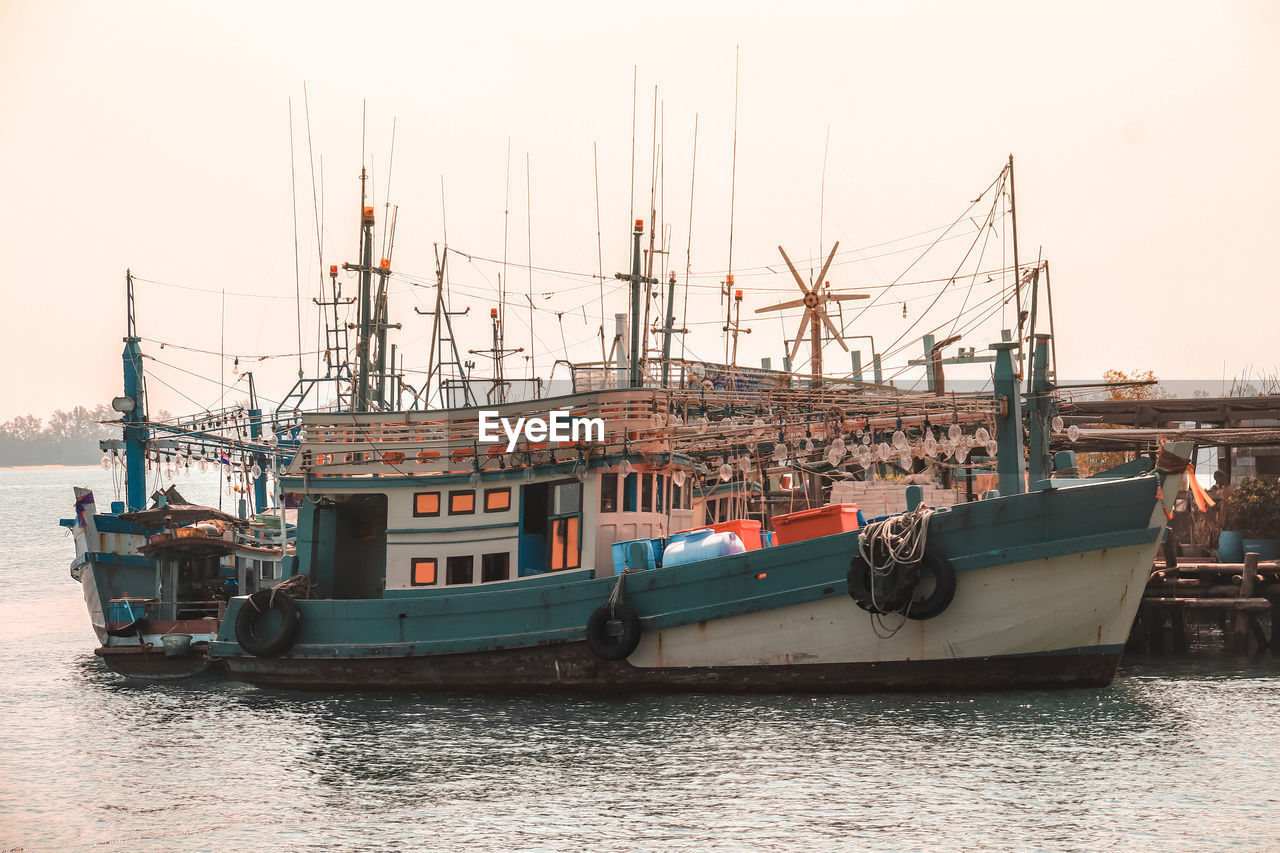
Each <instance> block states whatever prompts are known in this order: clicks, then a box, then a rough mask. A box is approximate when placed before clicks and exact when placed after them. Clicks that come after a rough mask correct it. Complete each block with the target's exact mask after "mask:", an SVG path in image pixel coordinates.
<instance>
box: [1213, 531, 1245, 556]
mask: <svg viewBox="0 0 1280 853" xmlns="http://www.w3.org/2000/svg"><path fill="white" fill-rule="evenodd" d="M1218 562H1219V563H1243V562H1244V534H1243V533H1242V532H1240V531H1239V530H1224V531H1222V532H1221V533H1219V534H1218Z"/></svg>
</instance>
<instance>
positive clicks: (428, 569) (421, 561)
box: [409, 557, 436, 586]
mask: <svg viewBox="0 0 1280 853" xmlns="http://www.w3.org/2000/svg"><path fill="white" fill-rule="evenodd" d="M409 579H410V581H411V582H412V583H413V585H414V586H431V585H432V584H434V583H435V582H436V558H435V557H414V558H413V563H412V566H411V571H410V578H409Z"/></svg>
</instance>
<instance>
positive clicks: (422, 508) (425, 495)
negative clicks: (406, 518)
mask: <svg viewBox="0 0 1280 853" xmlns="http://www.w3.org/2000/svg"><path fill="white" fill-rule="evenodd" d="M439 514H440V493H439V492H417V493H416V494H414V496H413V517H414V518H424V517H426V516H434V515H439Z"/></svg>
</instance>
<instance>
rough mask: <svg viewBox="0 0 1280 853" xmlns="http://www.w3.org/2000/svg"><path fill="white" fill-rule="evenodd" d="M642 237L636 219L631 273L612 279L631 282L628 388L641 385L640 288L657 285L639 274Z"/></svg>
mask: <svg viewBox="0 0 1280 853" xmlns="http://www.w3.org/2000/svg"><path fill="white" fill-rule="evenodd" d="M642 236H644V220H643V219H637V220H636V222H635V228H634V229H633V230H632V232H631V273H630V274H629V275H628V274H627V273H621V272H619V273H614V274H613V277H614V278H616V279H619V280H621V281H629V282H631V372H630V377H629V379H628V381H627V385H628V387H630V388H639V387H641V385H643V384H644V383H643V381H642V379H641V376H642V374H641V371H640V286H641V285H644V286H645V287H646V288H647V287H648V285H650V284H657V281H655V280H654V279H652V278H649V277H647V276H645V275H642V274H641V272H640V238H641V237H642Z"/></svg>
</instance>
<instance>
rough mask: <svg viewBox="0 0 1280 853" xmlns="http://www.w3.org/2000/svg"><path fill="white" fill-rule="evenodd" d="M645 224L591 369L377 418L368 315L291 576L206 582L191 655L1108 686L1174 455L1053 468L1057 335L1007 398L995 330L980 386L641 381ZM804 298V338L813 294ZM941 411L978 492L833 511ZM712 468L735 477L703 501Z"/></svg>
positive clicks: (304, 444)
mask: <svg viewBox="0 0 1280 853" xmlns="http://www.w3.org/2000/svg"><path fill="white" fill-rule="evenodd" d="M362 217H363V218H362V231H363V237H362V239H363V241H364V242H363V246H362V256H363V258H364V260H363V262H362V263H360V264H356V265H349V266H348V268H349V269H353V270H356V271H358V272H359V273H360V275H361V279H362V284H361V298H360V303H361V304H362V305H369V304H371V300H370V299H368V298H367V297H368V296H369V295H370V288H371V281H372V277H373V276H374V275H376V274H377V268H375V267H374V266H373V264H372V262H371V258H372V255H371V252H370V249H369V242H368V241H369V239H370V235H371V223H372V208H367V207H366V208H364V210H363V213H362ZM642 232H643V223H641V222H637V223H636V229H635V232H634V237H633V239H634V244H633V258H632V270H631V273H630V275H620V276H619V277H620V278H624V279H627V280H629V281H630V283H631V306H632V310H631V315H630V318H629V322H630V331H631V343H632V345H631V347H630V348H629V350H627V352H630V353H635V354H637V355H636V357H634V358H629V359H627V361H626V362H622V361H620V362H619V363H618V364H617V365H616V367H617V369H616V372H612V373H611V372H610V371H607V370H606V371H604V373H603V375H604V376H605V377H606V378H605V379H604V380H603V381H601V379H600V377H601V373H600V372H599V371H596V372H594V373H593V372H592V371H591V370H584V372H583V374H582V377H581V379H582V381H581V382H578V381H577V380H578V377H577V376H576V375H575V383H574V388H573V391H572V393H570V394H567V395H563V396H559V397H553V398H547V399H541V400H537V401H534V402H530V401H522V402H509V403H503V402H501V400H499V401H498V402H496V403H492V404H490V405H489V406H487V407H486V406H482V405H477V404H476V403H475V402H474V401H471V400H468V401H466V404H464V405H457V406H452V407H449V406H445V407H442V408H438V409H435V410H426V411H398V410H391V409H392V407H391V406H388V405H387V401H386V400H385V399H383V397H382V395H381V392H380V391H379V390H377V389H375V388H374V386H373V384H372V382H371V380H370V377H372V376H373V375H374V372H373V371H371V368H370V365H369V363H368V354H369V353H370V352H371V351H373V350H374V349H376V348H377V347H378V345H379V344H378V341H376V340H375V339H374V335H376V332H375V331H372V330H374V329H375V328H378V327H384V326H385V322H383V321H382V320H377V322H375V319H377V318H371V317H370V316H369V315H367V314H363V313H362V318H361V322H360V324H359V326H360V329H361V332H360V342H359V352H360V353H361V358H362V361H361V364H359V365H357V366H356V367H355V368H354V369H353V371H352V376H353V382H354V385H355V389H356V392H355V394H353V398H352V399H353V403H354V404H353V405H351V406H350V407H348V408H347V409H346V410H344V411H340V412H329V413H314V414H308V415H305V416H304V417H303V427H302V430H301V434H300V444H299V447H298V451H297V453H296V454H295V455H294V456H293V458H292V461H291V462H290V464H289V466H288V468H287V470H286V471H285V472H284V473H283V475H282V480H283V488H284V489H286V490H287V491H289V492H292V493H297V494H299V495H302V496H303V502H302V506H301V508H300V510H299V515H298V527H297V539H296V554H295V555H294V556H293V557H290V558H288V559H287V560H286V561H285V563H286V566H285V574H286V575H287V576H296V577H299V578H305V584H300V586H302V587H304V589H305V594H304V595H293V594H289V593H287V592H280V591H278V590H277V591H274V592H273V591H269V590H264V591H260V592H258V593H255V594H253V595H247V596H238V597H235V598H233V599H232V600H231V601H230V602H228V605H227V610H226V615H225V618H224V619H223V620H222V622H221V624H220V626H219V629H218V634H217V636H216V638H215V639H214V640H213V641H212V642H211V644H210V652H211V654H212V655H213V656H214V657H216V658H217V659H219V660H221V661H222V662H223V664H224V665H225V666H226V668H227V670H228V672H229V673H230V674H231V676H232V677H233V678H236V679H240V680H243V681H246V682H251V683H255V684H260V685H266V686H272V687H281V688H295V689H311V690H347V689H370V688H373V689H410V690H466V691H512V690H520V691H584V692H606V693H611V692H618V691H728V692H750V691H768V692H774V691H819V692H863V691H874V690H886V689H913V690H926V689H930V690H931V689H975V688H1012V687H1068V686H1098V685H1105V684H1107V683H1109V682H1110V681H1111V679H1112V677H1113V675H1114V673H1115V670H1116V666H1117V663H1118V661H1119V657H1120V653H1121V650H1122V648H1123V645H1124V642H1125V639H1126V637H1127V636H1128V632H1129V629H1130V626H1131V624H1132V622H1133V619H1134V615H1135V613H1136V610H1137V607H1138V604H1139V599H1140V598H1141V593H1142V589H1143V586H1144V584H1145V583H1146V579H1147V575H1148V572H1149V569H1150V566H1151V563H1152V558H1153V555H1154V553H1155V550H1156V548H1157V546H1158V543H1159V541H1160V539H1161V536H1162V535H1163V532H1164V530H1165V525H1166V521H1167V517H1168V506H1167V505H1166V503H1167V501H1168V502H1171V501H1172V500H1173V496H1175V495H1176V493H1177V491H1178V489H1179V488H1180V483H1181V479H1182V478H1183V476H1184V470H1185V467H1186V457H1187V456H1188V452H1189V448H1188V447H1183V446H1180V445H1171V446H1169V447H1166V448H1165V449H1164V451H1163V452H1162V453H1161V455H1160V457H1159V458H1158V459H1156V460H1151V463H1150V464H1149V465H1148V466H1147V468H1148V470H1145V471H1144V472H1143V473H1141V475H1139V476H1125V477H1099V478H1095V479H1089V480H1078V479H1074V478H1068V477H1065V476H1059V477H1055V476H1053V475H1054V472H1055V470H1057V471H1058V472H1059V473H1065V472H1067V471H1069V470H1071V469H1073V468H1074V459H1073V458H1072V454H1071V453H1070V451H1065V452H1064V453H1065V455H1060V458H1058V459H1057V460H1054V459H1053V458H1052V457H1050V455H1049V452H1048V450H1049V435H1050V432H1051V431H1052V428H1053V425H1054V424H1053V419H1052V412H1053V404H1052V387H1051V383H1050V381H1049V378H1048V370H1047V362H1048V353H1049V350H1050V342H1049V338H1048V336H1047V335H1039V334H1035V333H1034V331H1033V333H1032V334H1031V335H1029V336H1027V343H1028V348H1029V350H1030V352H1029V356H1028V364H1029V365H1030V366H1031V370H1032V376H1031V382H1030V383H1029V386H1028V388H1027V390H1026V391H1025V392H1024V391H1023V389H1022V387H1021V380H1020V377H1019V368H1018V364H1020V356H1019V355H1018V354H1019V353H1020V352H1021V351H1022V345H1023V341H1022V337H1023V336H1021V335H1018V336H1017V338H1016V339H1014V340H1005V341H1001V342H997V343H995V344H993V345H992V347H991V349H992V351H993V356H992V358H993V359H994V363H995V373H994V376H995V379H994V393H993V394H992V395H990V396H984V397H981V398H980V397H977V396H969V397H962V396H957V395H949V396H946V397H940V396H930V397H927V398H919V399H914V400H912V401H910V402H909V404H907V405H904V402H903V401H902V400H901V399H898V400H896V401H894V400H885V399H884V398H882V397H877V396H876V395H875V394H868V393H867V389H866V388H865V387H863V386H861V385H860V384H857V383H854V384H844V385H842V384H840V383H833V382H829V381H826V380H825V379H824V378H823V376H822V375H821V372H820V370H819V369H817V368H815V373H814V376H813V377H812V378H811V380H810V381H809V382H808V383H802V382H790V381H789V382H785V383H777V384H770V383H768V382H758V383H754V384H751V387H749V388H745V389H744V388H743V387H741V386H740V385H739V384H738V383H736V382H730V383H728V387H727V388H724V389H721V388H718V387H713V385H714V383H710V382H706V381H700V380H699V379H698V376H697V372H696V371H687V373H686V375H684V376H675V377H673V376H672V375H671V370H672V368H673V363H672V360H671V359H670V358H669V357H664V358H663V359H662V363H661V367H662V376H661V378H659V377H658V376H657V375H656V374H655V375H650V372H649V370H647V369H646V366H645V365H644V364H642V363H641V358H640V356H639V353H641V352H643V351H644V348H643V347H642V345H641V342H640V340H639V329H640V328H641V327H642V326H643V325H644V321H643V319H642V317H641V314H640V302H641V300H640V288H641V287H642V285H643V284H645V283H646V282H652V281H653V280H652V279H651V278H649V277H648V276H647V275H646V274H644V273H643V272H642V270H641V266H640V255H641V252H640V238H641V234H642ZM833 256H834V249H833ZM784 257H785V253H784ZM829 264H830V259H828V265H829ZM788 265H790V261H789V260H788ZM385 266H386V264H385V263H384V264H383V267H384V268H385ZM793 272H794V268H793ZM825 272H826V269H825V268H824V270H823V274H822V275H819V276H818V280H819V281H821V280H822V278H823V276H824V275H825ZM796 278H797V281H800V277H799V276H798V275H797V276H796ZM801 290H802V291H805V294H804V295H805V299H804V300H800V302H801V303H803V304H804V305H805V306H806V315H805V318H804V321H803V322H804V324H805V325H811V327H812V329H813V334H814V340H815V343H814V349H815V353H820V350H821V347H820V344H819V342H818V341H817V335H818V332H819V325H820V324H819V321H820V320H821V321H822V322H823V323H826V322H827V321H826V319H825V318H824V317H823V316H822V311H823V303H824V301H825V300H826V298H827V297H826V296H825V295H824V294H820V293H818V292H817V290H816V288H815V290H814V291H808V290H807V289H806V288H805V285H804V283H803V282H801ZM375 304H376V303H375ZM668 304H670V301H669V302H668ZM493 322H494V324H495V331H494V341H495V344H494V351H495V353H498V352H500V350H501V343H500V342H501V333H500V329H499V326H498V323H499V322H500V320H499V318H498V317H497V314H496V312H495V315H494V319H493ZM672 325H673V324H672V321H671V318H670V313H668V316H667V322H666V329H664V330H663V331H664V333H665V334H670V332H671V329H672ZM828 325H829V324H828ZM798 345H799V336H798V337H797V346H798ZM664 352H669V348H668V347H666V346H664ZM793 353H794V350H793ZM495 360H498V359H495ZM815 361H818V359H816V358H815ZM649 366H650V367H652V366H653V365H652V363H650V365H649ZM722 367H723V368H724V370H725V371H726V372H728V373H730V374H732V372H733V367H732V365H723V366H722ZM678 372H679V371H677V373H678ZM609 376H612V377H613V379H612V381H610V379H609V378H608V377H609ZM494 387H495V388H498V387H499V385H498V383H496V382H495V385H494ZM1024 427H1026V428H1027V429H1028V432H1029V435H1030V444H1029V446H1025V445H1024V441H1023V429H1024ZM939 430H941V431H942V433H943V435H944V438H943V439H942V442H941V443H943V444H948V445H950V447H949V451H948V452H951V453H952V454H953V456H954V458H956V459H958V460H959V461H960V462H961V463H963V462H964V460H965V456H966V453H967V452H968V450H969V448H973V453H974V455H975V457H977V456H980V457H983V458H984V459H985V460H986V461H987V462H989V463H990V464H991V465H992V467H993V468H994V470H995V471H996V473H997V474H998V489H990V490H987V491H986V492H985V494H983V495H982V496H981V497H982V499H981V500H974V501H971V502H964V503H955V504H954V505H951V506H938V507H931V506H930V505H929V504H928V503H927V502H926V501H925V500H924V495H925V492H924V489H923V487H922V486H919V485H915V486H907V487H906V488H905V493H906V505H907V509H906V511H905V512H900V513H896V514H891V515H887V516H885V517H881V518H875V519H871V520H867V519H866V518H865V515H863V516H862V517H861V518H860V513H859V511H858V509H857V507H854V506H851V505H848V504H829V493H830V488H829V485H830V483H829V481H830V480H832V479H836V478H846V477H850V476H861V475H863V474H871V473H873V472H874V470H875V469H876V467H877V466H880V465H883V464H885V463H886V462H888V461H889V460H890V459H892V458H897V459H900V460H901V461H902V463H903V464H904V465H907V466H908V467H910V465H911V463H912V461H913V459H914V460H921V457H925V456H937V455H939V454H938V453H937V451H936V447H937V446H938V445H939V443H940V442H939V440H938V437H937V435H938V432H939ZM993 433H994V435H993ZM931 445H932V446H933V448H932V449H931ZM850 448H852V449H853V452H850ZM824 476H825V477H826V480H827V481H828V482H827V484H826V485H824V481H823V477H824ZM724 487H730V488H731V494H732V495H733V496H734V497H733V499H732V500H730V501H729V502H728V504H723V505H722V509H720V510H714V511H713V510H712V509H711V507H712V506H713V505H715V504H716V503H717V502H721V501H723V500H724V498H722V497H721V496H722V495H723V494H724V493H723V492H722V491H721V490H722V489H723V488H724ZM1166 498H1167V501H1166ZM733 506H737V507H738V508H739V510H740V511H738V512H727V513H726V512H725V511H723V510H724V509H725V508H728V507H733ZM726 515H727V516H728V517H726ZM753 515H754V516H755V517H752V516H753ZM863 522H865V524H864V523H863Z"/></svg>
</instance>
